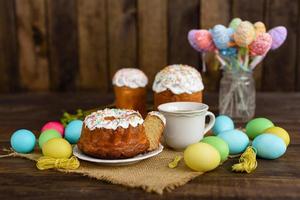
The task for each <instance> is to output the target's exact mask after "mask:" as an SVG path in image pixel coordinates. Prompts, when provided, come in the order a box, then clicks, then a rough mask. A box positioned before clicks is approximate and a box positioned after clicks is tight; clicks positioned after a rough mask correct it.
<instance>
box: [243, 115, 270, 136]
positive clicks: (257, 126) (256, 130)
mask: <svg viewBox="0 0 300 200" xmlns="http://www.w3.org/2000/svg"><path fill="white" fill-rule="evenodd" d="M273 126H274V124H273V123H272V122H271V121H270V120H269V119H267V118H255V119H252V120H251V121H249V122H248V123H247V125H246V134H247V135H248V136H249V138H250V139H254V138H255V137H256V136H258V135H260V134H262V133H264V131H265V130H266V129H268V128H271V127H273Z"/></svg>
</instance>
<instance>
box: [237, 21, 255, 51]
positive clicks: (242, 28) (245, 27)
mask: <svg viewBox="0 0 300 200" xmlns="http://www.w3.org/2000/svg"><path fill="white" fill-rule="evenodd" d="M233 38H234V41H235V43H236V44H237V45H239V46H240V47H247V46H248V45H249V44H251V42H253V40H254V39H255V29H254V26H253V25H252V24H251V22H248V21H243V22H241V23H240V24H239V25H238V27H237V29H236V31H235V33H234V34H233Z"/></svg>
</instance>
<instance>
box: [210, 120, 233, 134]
mask: <svg viewBox="0 0 300 200" xmlns="http://www.w3.org/2000/svg"><path fill="white" fill-rule="evenodd" d="M233 129H234V123H233V121H232V119H231V118H230V117H228V116H226V115H219V116H218V117H216V120H215V124H214V126H213V128H212V132H213V134H214V135H218V134H219V133H221V132H224V131H229V130H233Z"/></svg>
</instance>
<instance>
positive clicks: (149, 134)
mask: <svg viewBox="0 0 300 200" xmlns="http://www.w3.org/2000/svg"><path fill="white" fill-rule="evenodd" d="M162 117H163V116H162ZM146 125H147V127H145V126H146ZM148 126H149V127H148ZM150 126H151V127H150ZM164 126H165V125H164V118H159V117H157V115H155V116H154V115H153V114H149V115H148V116H147V118H146V120H145V121H144V120H143V118H142V116H141V115H140V113H139V112H138V111H134V110H128V109H104V110H99V111H97V112H93V113H92V114H90V115H88V116H87V117H86V118H85V120H84V122H83V127H82V133H81V136H80V139H79V142H78V148H79V149H80V150H81V151H82V152H83V153H85V154H87V155H90V156H93V157H97V158H102V159H121V158H130V157H134V156H136V155H138V154H141V153H144V152H147V151H152V150H154V149H156V148H157V147H158V145H159V139H160V137H161V135H162V133H163V129H164ZM151 129H152V130H151Z"/></svg>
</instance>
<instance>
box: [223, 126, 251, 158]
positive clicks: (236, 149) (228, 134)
mask: <svg viewBox="0 0 300 200" xmlns="http://www.w3.org/2000/svg"><path fill="white" fill-rule="evenodd" d="M218 137H220V138H222V139H223V140H224V141H225V142H226V143H227V144H228V147H229V154H230V155H234V154H239V153H242V152H244V151H245V150H246V148H247V147H248V145H249V138H248V136H247V135H246V133H244V132H242V131H240V130H237V129H234V130H229V131H224V132H222V133H220V134H219V135H218Z"/></svg>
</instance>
